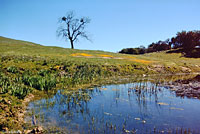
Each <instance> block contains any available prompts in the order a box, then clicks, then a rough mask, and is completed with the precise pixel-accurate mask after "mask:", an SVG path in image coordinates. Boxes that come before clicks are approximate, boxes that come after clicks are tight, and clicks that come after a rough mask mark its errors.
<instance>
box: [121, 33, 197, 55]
mask: <svg viewBox="0 0 200 134" xmlns="http://www.w3.org/2000/svg"><path fill="white" fill-rule="evenodd" d="M166 50H168V51H167V53H174V52H181V53H182V54H183V55H184V56H186V57H195V58H199V57H200V31H188V32H186V31H182V32H178V33H177V34H176V36H175V37H172V38H171V39H167V40H165V41H158V42H155V43H154V42H153V43H151V44H150V45H149V46H148V47H147V48H145V47H144V46H140V47H137V48H124V49H122V50H121V51H119V53H125V54H145V53H152V52H160V51H166Z"/></svg>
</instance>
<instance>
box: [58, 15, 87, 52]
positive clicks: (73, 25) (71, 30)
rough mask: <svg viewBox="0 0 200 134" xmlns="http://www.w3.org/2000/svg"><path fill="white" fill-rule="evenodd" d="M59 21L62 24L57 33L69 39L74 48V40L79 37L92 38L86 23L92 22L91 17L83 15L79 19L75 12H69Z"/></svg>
mask: <svg viewBox="0 0 200 134" xmlns="http://www.w3.org/2000/svg"><path fill="white" fill-rule="evenodd" d="M59 23H60V26H59V27H58V29H57V35H58V36H61V37H63V38H65V39H67V40H69V41H70V43H71V48H72V49H74V42H75V41H77V40H78V38H79V37H83V38H85V39H87V40H90V39H89V37H88V35H87V32H86V31H85V27H86V25H87V24H88V23H90V19H89V18H87V17H82V18H80V19H77V18H75V15H74V12H69V13H67V15H66V16H63V17H62V18H60V19H59Z"/></svg>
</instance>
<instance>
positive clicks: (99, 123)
mask: <svg viewBox="0 0 200 134" xmlns="http://www.w3.org/2000/svg"><path fill="white" fill-rule="evenodd" d="M199 107H200V101H199V100H197V99H187V98H184V99H183V98H180V97H176V94H175V92H173V91H170V90H168V88H167V87H166V86H163V85H162V83H161V82H155V83H153V82H149V80H142V81H141V80H140V81H138V82H133V83H128V84H120V85H108V86H102V87H96V88H94V89H86V90H81V89H80V90H76V91H73V90H72V91H66V90H59V91H58V92H57V94H56V95H55V96H53V97H51V98H49V99H42V100H39V101H35V102H32V103H30V104H29V108H30V109H32V113H33V114H34V115H36V117H37V120H38V123H39V124H41V125H43V126H45V127H46V128H52V127H53V126H56V127H57V128H58V127H59V128H60V129H61V130H60V131H64V132H68V133H77V132H78V133H154V132H155V133H170V132H174V133H175V132H177V133H181V132H187V133H189V132H191V131H195V133H198V132H199V131H200V128H199V124H200V117H199V113H200V108H199ZM27 120H28V117H27ZM49 131H52V130H49Z"/></svg>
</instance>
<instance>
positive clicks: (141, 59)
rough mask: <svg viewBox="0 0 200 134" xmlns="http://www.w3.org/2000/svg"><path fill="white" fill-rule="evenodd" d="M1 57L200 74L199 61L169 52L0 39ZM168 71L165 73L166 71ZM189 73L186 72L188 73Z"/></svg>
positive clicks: (199, 59) (198, 59)
mask: <svg viewBox="0 0 200 134" xmlns="http://www.w3.org/2000/svg"><path fill="white" fill-rule="evenodd" d="M0 55H1V56H22V55H24V56H29V57H30V56H34V57H39V58H46V59H55V60H59V61H71V62H86V63H92V64H106V65H124V64H135V65H141V66H150V68H151V69H154V68H155V69H154V70H155V71H159V68H162V70H161V71H163V73H164V72H165V71H167V70H168V69H169V68H171V69H174V68H175V69H176V68H177V69H179V70H182V71H183V72H184V71H185V69H186V68H188V69H190V70H191V71H199V68H200V58H185V57H182V56H181V54H180V53H173V54H167V53H166V52H158V53H149V54H145V55H125V54H119V53H111V52H104V51H92V50H77V49H74V50H72V49H69V48H60V47H53V46H42V45H39V44H35V43H31V42H27V41H20V40H13V39H9V38H5V37H0ZM163 68H165V69H163ZM186 70H187V69H186Z"/></svg>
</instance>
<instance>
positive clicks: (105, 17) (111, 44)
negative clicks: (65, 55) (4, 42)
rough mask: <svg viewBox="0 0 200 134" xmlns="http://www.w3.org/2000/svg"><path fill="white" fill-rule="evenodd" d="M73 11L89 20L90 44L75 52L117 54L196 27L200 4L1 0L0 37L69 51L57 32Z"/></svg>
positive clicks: (191, 0) (186, 0)
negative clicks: (60, 21)
mask: <svg viewBox="0 0 200 134" xmlns="http://www.w3.org/2000/svg"><path fill="white" fill-rule="evenodd" d="M71 10H72V11H75V13H76V15H77V17H80V16H88V17H89V18H90V19H91V23H90V24H89V25H88V27H87V31H88V32H89V34H90V37H91V38H92V41H93V42H92V43H91V42H88V41H87V40H80V41H79V42H77V43H76V44H75V48H77V49H89V50H104V51H112V52H117V51H119V50H121V49H122V48H128V47H138V46H140V45H144V46H148V45H149V44H150V43H152V42H156V41H158V40H165V39H167V38H170V37H172V36H175V35H176V33H177V32H178V31H182V30H186V31H188V30H199V29H200V0H0V36H4V37H9V38H14V39H19V40H25V41H31V42H35V43H39V44H42V45H47V46H59V47H65V48H66V47H67V48H70V44H69V43H68V42H66V41H65V40H64V39H61V38H57V37H56V29H57V28H58V26H59V25H58V18H59V17H62V16H64V15H65V14H66V12H68V11H71Z"/></svg>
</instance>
